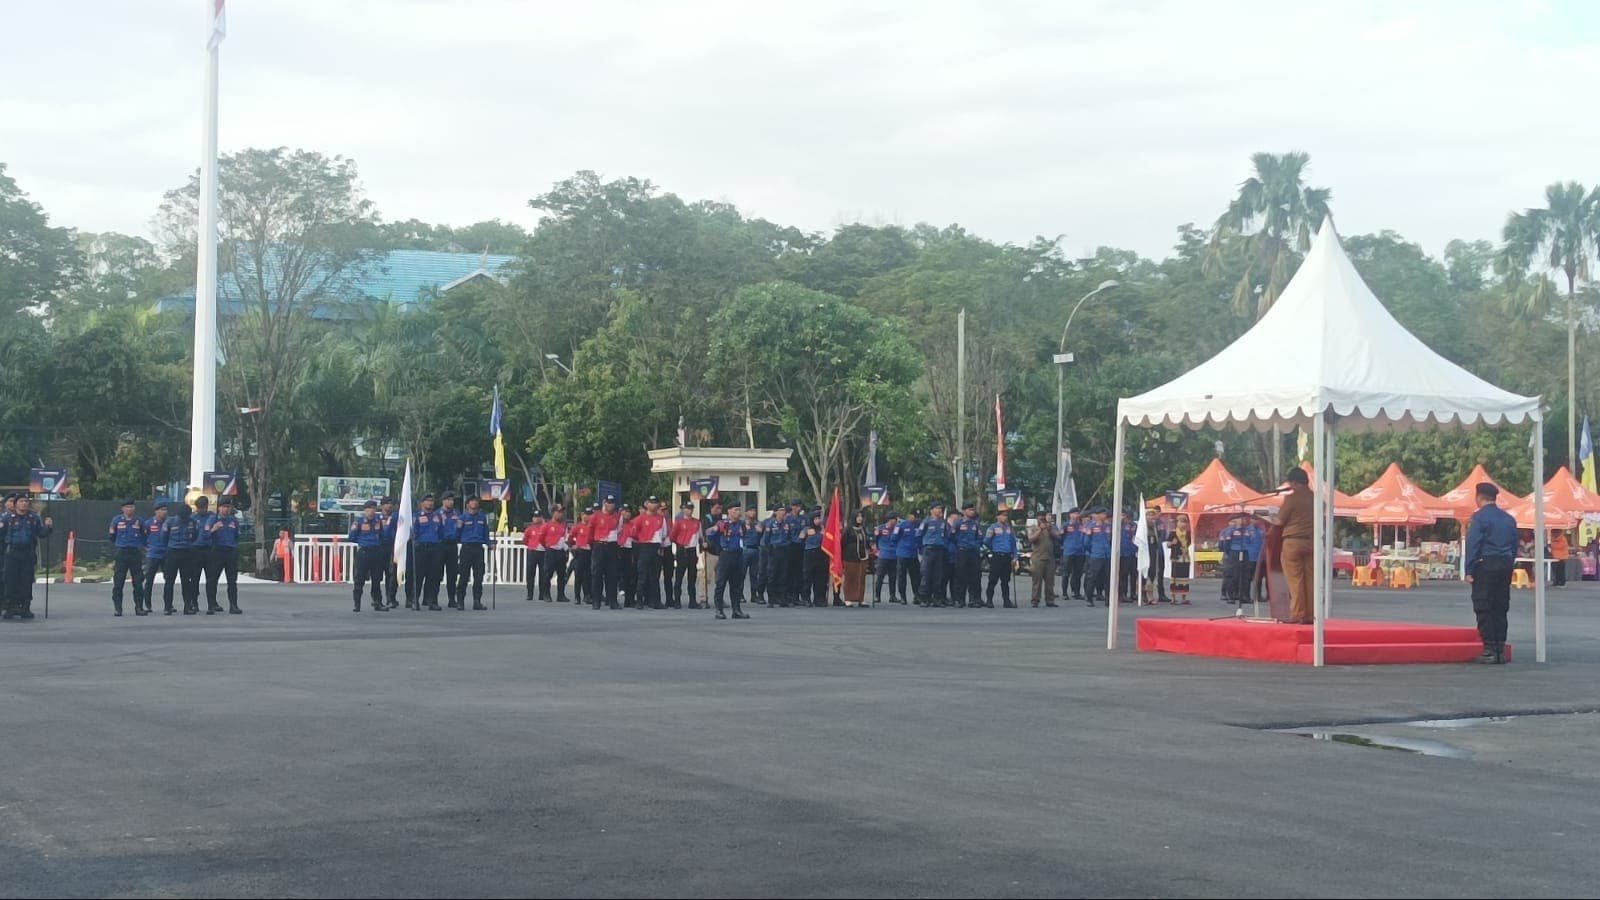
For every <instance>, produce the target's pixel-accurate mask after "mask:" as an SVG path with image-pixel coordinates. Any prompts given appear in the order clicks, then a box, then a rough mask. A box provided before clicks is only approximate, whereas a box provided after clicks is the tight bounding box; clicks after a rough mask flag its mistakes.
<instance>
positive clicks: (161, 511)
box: [144, 503, 173, 616]
mask: <svg viewBox="0 0 1600 900" xmlns="http://www.w3.org/2000/svg"><path fill="white" fill-rule="evenodd" d="M166 524H167V504H165V503H157V504H156V511H155V514H154V515H152V516H151V517H150V518H148V519H146V520H145V523H144V608H145V610H146V611H149V609H150V604H151V603H153V602H154V601H155V597H156V573H157V572H162V571H164V570H165V569H166V566H167V533H166ZM164 581H165V584H164V585H163V586H162V600H163V601H164V604H163V605H164V607H165V608H164V609H163V610H162V612H163V613H165V614H166V615H169V616H170V615H172V613H173V609H172V576H171V575H170V574H169V575H167V576H166V578H165V579H164Z"/></svg>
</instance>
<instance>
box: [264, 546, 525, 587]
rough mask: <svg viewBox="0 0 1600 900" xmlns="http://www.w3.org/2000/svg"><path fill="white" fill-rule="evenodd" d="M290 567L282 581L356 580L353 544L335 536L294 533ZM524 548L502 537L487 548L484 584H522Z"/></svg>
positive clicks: (523, 576)
mask: <svg viewBox="0 0 1600 900" xmlns="http://www.w3.org/2000/svg"><path fill="white" fill-rule="evenodd" d="M289 552H290V556H291V561H292V563H293V565H292V566H290V567H286V570H285V573H284V579H283V580H284V581H285V582H291V581H292V582H298V583H301V584H315V583H324V582H326V583H331V584H350V583H351V582H353V581H354V580H355V569H356V545H355V544H354V543H352V542H350V541H347V540H345V539H344V538H342V537H339V536H337V535H327V534H297V535H295V536H294V538H293V541H292V542H291V544H290V547H289ZM527 561H528V557H527V549H526V548H525V547H523V546H522V538H520V537H517V536H515V535H501V536H497V537H495V538H494V540H493V542H492V543H491V544H490V545H489V558H488V559H487V560H486V561H485V563H484V572H483V583H484V584H522V583H523V580H524V578H525V577H526V572H527Z"/></svg>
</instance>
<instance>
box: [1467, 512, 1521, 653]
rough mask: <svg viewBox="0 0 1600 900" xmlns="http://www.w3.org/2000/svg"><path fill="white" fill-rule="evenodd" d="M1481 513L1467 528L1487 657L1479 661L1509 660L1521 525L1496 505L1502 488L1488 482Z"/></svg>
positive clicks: (1470, 578)
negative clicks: (1509, 626) (1508, 614)
mask: <svg viewBox="0 0 1600 900" xmlns="http://www.w3.org/2000/svg"><path fill="white" fill-rule="evenodd" d="M1474 493H1475V494H1476V499H1477V502H1478V511H1477V512H1475V513H1473V514H1472V521H1471V522H1470V523H1469V524H1468V525H1467V553H1466V557H1467V583H1468V584H1470V585H1472V611H1473V612H1474V613H1476V614H1477V616H1478V634H1479V636H1481V637H1482V638H1483V655H1482V656H1479V657H1478V662H1481V663H1491V664H1498V663H1503V662H1505V661H1506V658H1505V650H1506V611H1507V610H1509V609H1510V608H1511V565H1512V561H1513V559H1514V557H1515V554H1516V552H1517V523H1516V521H1515V520H1514V519H1512V518H1511V514H1510V513H1508V512H1506V511H1505V510H1503V509H1501V508H1500V507H1499V506H1497V505H1496V504H1495V498H1496V497H1498V496H1499V495H1500V489H1499V488H1497V487H1495V486H1494V485H1492V484H1490V483H1488V482H1487V481H1485V482H1483V483H1481V484H1479V485H1478V487H1477V489H1476V491H1475V492H1474Z"/></svg>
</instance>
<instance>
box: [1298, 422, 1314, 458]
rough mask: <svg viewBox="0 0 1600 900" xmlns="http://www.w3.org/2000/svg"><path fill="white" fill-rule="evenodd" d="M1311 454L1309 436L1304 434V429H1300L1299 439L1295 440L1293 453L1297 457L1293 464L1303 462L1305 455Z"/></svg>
mask: <svg viewBox="0 0 1600 900" xmlns="http://www.w3.org/2000/svg"><path fill="white" fill-rule="evenodd" d="M1310 452H1311V436H1310V435H1309V434H1306V430H1305V429H1304V428H1301V429H1300V437H1299V438H1297V439H1296V440H1295V453H1296V455H1297V456H1298V457H1299V458H1298V459H1296V460H1295V462H1305V461H1306V454H1308V453H1310Z"/></svg>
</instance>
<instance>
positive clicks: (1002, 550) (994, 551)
mask: <svg viewBox="0 0 1600 900" xmlns="http://www.w3.org/2000/svg"><path fill="white" fill-rule="evenodd" d="M983 547H984V549H985V550H988V551H989V587H988V590H987V591H986V592H985V597H984V604H983V605H984V606H985V607H987V608H989V609H994V587H995V585H997V584H998V585H999V586H1000V600H1001V601H1002V602H1001V605H1002V606H1003V607H1004V608H1005V609H1016V608H1017V604H1015V603H1013V602H1012V600H1011V567H1012V565H1014V564H1015V563H1016V561H1017V532H1016V530H1015V529H1014V528H1012V526H1011V511H1010V510H1007V509H1002V510H1000V511H999V512H997V513H995V522H994V524H993V525H990V526H989V527H988V528H987V529H986V530H985V531H984V532H983Z"/></svg>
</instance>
